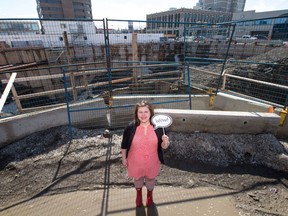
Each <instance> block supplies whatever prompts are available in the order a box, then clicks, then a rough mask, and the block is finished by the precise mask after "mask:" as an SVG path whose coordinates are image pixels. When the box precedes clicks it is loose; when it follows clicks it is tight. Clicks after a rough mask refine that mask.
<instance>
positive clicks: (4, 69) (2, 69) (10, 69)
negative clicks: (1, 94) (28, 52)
mask: <svg viewBox="0 0 288 216" xmlns="http://www.w3.org/2000/svg"><path fill="white" fill-rule="evenodd" d="M36 65H37V62H33V63H29V64H22V65H17V66H11V67H4V68H0V72H5V71H12V70H17V69H22V68H25V67H32V66H36Z"/></svg>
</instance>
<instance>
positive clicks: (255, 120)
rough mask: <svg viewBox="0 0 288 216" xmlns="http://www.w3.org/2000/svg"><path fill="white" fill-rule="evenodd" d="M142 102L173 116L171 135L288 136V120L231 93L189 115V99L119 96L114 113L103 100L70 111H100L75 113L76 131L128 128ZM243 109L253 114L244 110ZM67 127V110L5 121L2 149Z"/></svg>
mask: <svg viewBox="0 0 288 216" xmlns="http://www.w3.org/2000/svg"><path fill="white" fill-rule="evenodd" d="M143 99H145V100H148V101H149V102H150V103H155V108H156V110H155V113H166V114H169V115H171V117H172V118H173V121H174V123H173V124H172V125H171V127H170V129H171V130H172V131H177V132H185V133H193V132H195V131H199V132H209V133H221V134H234V133H235V134H241V133H247V134H259V133H272V134H274V135H276V136H279V137H284V138H285V137H288V121H287V120H286V121H285V123H284V125H283V127H278V124H279V122H280V116H279V115H278V113H277V112H276V113H268V112H267V109H268V105H266V104H262V103H258V102H253V101H249V100H245V99H241V98H236V97H234V96H229V95H226V94H218V95H217V96H216V98H215V101H214V106H211V107H209V96H207V95H205V96H194V97H192V108H193V110H189V98H188V96H187V95H175V96H165V95H161V96H155V95H141V96H134V95H131V96H122V97H120V96H117V97H115V98H113V107H112V109H108V108H107V106H106V104H105V103H104V100H103V99H102V98H98V99H95V100H92V101H87V102H81V103H80V104H76V105H72V106H70V110H73V109H78V110H79V109H92V108H97V110H89V111H85V113H84V114H83V113H77V112H71V115H70V116H71V122H72V125H73V126H75V127H86V126H88V127H103V128H105V127H123V126H124V125H126V124H127V123H128V122H129V121H131V120H132V119H133V109H134V104H136V103H137V102H139V101H141V100H143ZM241 108H242V110H248V111H249V112H246V111H245V112H243V111H240V110H241ZM214 109H221V110H225V109H226V110H225V111H218V110H217V111H216V110H214ZM229 109H231V110H229ZM233 109H234V111H233ZM107 114H108V115H107ZM108 117H109V118H108ZM67 124H68V114H67V107H66V106H62V107H58V108H54V109H50V110H44V111H40V112H35V113H29V114H23V115H19V116H14V117H10V118H5V119H1V120H0V147H2V146H4V145H6V144H9V143H11V142H14V141H16V140H18V139H21V138H23V137H25V136H28V135H29V134H32V133H35V132H38V131H43V130H46V129H49V128H52V127H56V126H62V125H67Z"/></svg>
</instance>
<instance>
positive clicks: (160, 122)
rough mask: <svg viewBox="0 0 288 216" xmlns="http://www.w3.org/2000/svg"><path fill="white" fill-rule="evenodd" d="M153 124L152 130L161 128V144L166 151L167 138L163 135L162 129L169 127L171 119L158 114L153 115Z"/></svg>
mask: <svg viewBox="0 0 288 216" xmlns="http://www.w3.org/2000/svg"><path fill="white" fill-rule="evenodd" d="M151 121H152V123H153V124H154V129H155V130H156V129H157V128H159V127H161V128H163V136H162V144H161V147H162V148H163V149H167V148H168V146H169V137H168V136H167V135H166V134H165V131H164V128H166V127H169V126H170V125H171V124H172V118H171V117H170V116H168V115H164V114H158V115H154V116H153V117H152V119H151Z"/></svg>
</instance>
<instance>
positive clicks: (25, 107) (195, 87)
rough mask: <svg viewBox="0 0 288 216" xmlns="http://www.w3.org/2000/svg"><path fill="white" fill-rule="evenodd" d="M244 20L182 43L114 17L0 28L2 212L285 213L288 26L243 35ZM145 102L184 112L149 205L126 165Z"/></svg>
mask: <svg viewBox="0 0 288 216" xmlns="http://www.w3.org/2000/svg"><path fill="white" fill-rule="evenodd" d="M282 18H285V19H287V20H288V17H281V19H282ZM275 19H277V18H271V20H275ZM20 21H21V20H14V22H20ZM26 21H27V20H26ZM31 21H35V20H31ZM36 21H40V20H36ZM42 22H44V21H42ZM131 22H132V21H129V22H128V23H131ZM138 22H139V23H137V21H134V22H133V23H134V25H135V26H137V25H139V26H140V25H141V24H142V23H141V22H140V21H138ZM145 22H147V21H145ZM245 22H253V20H252V21H251V20H249V21H239V22H234V23H233V22H231V23H219V24H213V25H209V24H202V23H201V24H195V25H194V26H191V25H189V26H187V28H186V27H184V37H183V38H182V39H181V40H179V39H178V38H173V40H172V39H171V38H170V39H168V36H167V35H163V34H156V33H155V34H151V33H149V32H146V29H145V28H142V29H138V30H136V29H135V30H133V31H131V32H129V31H128V32H117V33H116V32H113V31H111V30H109V29H110V28H109V26H124V25H126V24H127V21H123V20H109V19H106V20H104V19H103V20H93V22H90V21H89V22H88V21H79V20H74V21H73V20H71V21H64V20H59V21H49V22H46V26H47V29H46V31H45V34H35V35H25V36H21V35H17V36H15V35H5V36H2V35H0V41H1V48H0V49H1V50H0V81H1V82H0V92H1V101H0V161H1V163H0V178H1V183H0V197H1V199H0V215H1V216H2V215H3V216H6V215H29V216H31V215H32V216H33V215H35V216H36V215H77V216H78V215H85V216H86V215H89V216H90V215H150V216H151V215H196V216H197V215H219V216H220V215H221V216H223V215H229V216H232V215H235V216H236V215H241V216H242V215H247V216H248V215H251V216H252V215H253V216H254V215H255V216H262V215H267V216H270V215H271V216H272V215H273V216H274V215H279V216H284V215H288V211H287V207H286V204H287V201H288V120H287V112H288V107H287V105H288V64H287V62H288V61H287V60H288V46H287V41H288V33H287V28H284V29H282V30H281V31H280V30H279V32H280V33H281V34H282V38H281V37H280V39H279V34H280V33H279V32H278V39H273V37H272V38H271V39H269V40H263V39H259V40H258V39H255V40H251V39H247V40H246V39H245V40H244V39H242V38H241V40H238V39H237V38H236V37H234V36H233V35H234V32H237V28H240V27H241V26H243V25H244V26H245ZM172 24H173V25H177V24H179V23H172ZM182 24H183V25H184V26H185V25H186V24H185V23H182ZM94 25H95V26H101V28H99V27H98V29H103V32H99V30H98V31H97V30H95V28H94ZM60 26H61V28H62V27H64V26H67V27H68V26H71V28H70V29H69V27H68V28H67V29H66V30H64V31H63V29H61V28H60ZM278 28H279V27H278ZM199 29H205V31H207V32H209V34H210V36H209V37H208V36H206V37H205V38H204V39H203V37H202V38H201V39H199V38H200V37H195V38H194V37H193V39H191V38H192V37H191V36H190V35H188V34H187V36H186V34H185V31H186V30H187V32H197V30H199ZM223 30H225V31H224V32H226V34H225V37H221V39H220V37H219V35H220V33H222V32H223ZM216 36H217V37H216ZM165 37H167V38H166V39H165V40H163V38H165ZM169 37H171V35H169ZM190 39H191V40H190ZM141 100H147V101H149V102H150V103H151V104H152V105H153V106H154V107H155V113H156V114H165V115H169V116H170V117H171V118H172V119H173V123H172V125H171V126H169V127H168V128H167V131H168V135H169V137H170V140H171V145H170V147H169V148H168V149H166V150H165V151H164V160H165V164H163V165H162V166H161V172H160V174H159V176H158V177H157V184H156V187H155V200H154V202H155V203H154V205H153V206H152V207H150V208H146V207H145V206H144V207H143V208H135V189H134V190H133V180H132V179H130V178H128V177H127V170H126V168H124V167H123V166H122V163H121V141H122V134H123V130H124V128H125V126H126V125H127V124H128V123H129V122H131V121H133V112H134V107H135V104H136V103H138V102H140V101H141Z"/></svg>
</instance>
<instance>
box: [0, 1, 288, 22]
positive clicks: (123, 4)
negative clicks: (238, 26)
mask: <svg viewBox="0 0 288 216" xmlns="http://www.w3.org/2000/svg"><path fill="white" fill-rule="evenodd" d="M19 2H21V3H19ZM197 2H198V0H141V1H140V0H102V1H100V0H99V1H96V0H92V13H93V18H94V19H103V18H108V19H123V20H146V14H152V13H157V12H161V11H167V10H169V8H183V7H184V8H193V6H195V5H196V3H197ZM285 9H288V0H246V5H245V9H244V10H245V11H247V10H256V12H263V11H273V10H285ZM0 18H38V15H37V10H36V0H0Z"/></svg>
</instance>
